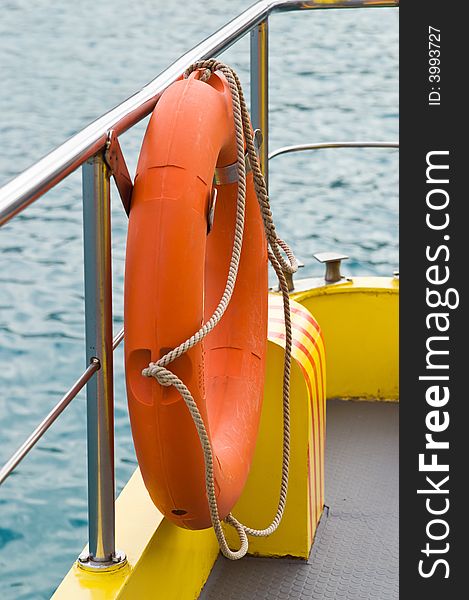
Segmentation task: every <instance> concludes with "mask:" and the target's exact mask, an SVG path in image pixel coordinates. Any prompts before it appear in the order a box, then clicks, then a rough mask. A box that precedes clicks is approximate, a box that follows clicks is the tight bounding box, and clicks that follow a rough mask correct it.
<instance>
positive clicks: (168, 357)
mask: <svg viewBox="0 0 469 600" xmlns="http://www.w3.org/2000/svg"><path fill="white" fill-rule="evenodd" d="M197 70H203V73H202V74H201V76H200V80H201V81H204V82H206V81H208V79H209V78H210V76H211V74H212V73H214V72H215V71H221V72H222V73H223V75H224V76H225V77H226V80H227V81H228V85H229V87H230V91H231V96H232V103H233V116H234V122H235V130H236V144H237V169H238V196H237V210H236V224H235V235H234V242H233V250H232V256H231V260H230V267H229V271H228V277H227V281H226V285H225V290H224V292H223V295H222V297H221V300H220V302H219V304H218V306H217V308H216V309H215V311H214V313H213V314H212V316H211V317H210V319H209V320H208V321H207V322H206V323H205V324H204V325H203V326H202V327H201V328H200V329H199V330H198V331H197V332H196V333H194V334H193V335H192V336H191V337H190V338H189V339H187V340H186V341H185V342H183V343H182V344H180V345H179V346H177V348H174V349H173V350H171V351H170V352H168V353H167V354H165V355H164V356H163V357H162V358H160V359H159V360H158V361H157V362H154V363H153V362H151V363H150V364H149V365H148V367H147V368H145V369H143V371H142V375H144V376H146V377H154V378H155V379H156V380H157V381H158V383H159V384H160V385H162V386H171V385H172V386H174V387H175V388H176V389H177V390H178V392H179V393H180V394H181V396H182V398H183V400H184V402H185V403H186V406H187V408H188V410H189V412H190V414H191V417H192V419H193V421H194V425H195V427H196V429H197V433H198V435H199V439H200V443H201V446H202V450H203V454H204V462H205V486H206V493H207V499H208V505H209V510H210V517H211V520H212V525H213V528H214V530H215V534H216V536H217V540H218V543H219V546H220V550H221V552H222V553H223V555H224V556H226V558H229V559H230V560H237V559H239V558H242V557H243V556H244V555H245V554H246V553H247V551H248V538H247V536H248V535H251V536H255V537H265V536H268V535H270V534H272V533H273V532H274V531H275V530H276V529H277V528H278V526H279V524H280V521H281V520H282V517H283V512H284V510H285V503H286V499H287V489H288V472H289V462H290V368H291V348H292V332H291V318H290V299H289V295H288V285H287V282H286V280H285V275H284V272H287V273H294V272H296V270H297V269H298V263H297V261H296V258H295V256H294V254H293V252H292V251H291V250H290V248H289V246H288V245H287V244H286V243H285V242H284V241H283V240H281V239H280V238H279V237H278V236H277V232H276V230H275V225H274V222H273V218H272V212H271V210H270V204H269V197H268V195H267V189H266V185H265V181H264V177H263V175H262V172H261V169H260V166H259V161H258V158H257V153H256V149H255V146H254V140H253V134H252V130H251V125H250V119H249V113H248V110H247V107H246V102H245V100H244V96H243V91H242V88H241V82H240V81H239V78H238V76H237V74H236V73H235V72H234V71H233V69H231V68H230V67H228V66H226V65H225V64H223V63H221V62H218V61H217V60H215V59H210V60H203V61H199V62H196V63H194V64H193V65H191V66H190V67H189V68H188V69H187V70H186V71H185V73H184V77H185V78H187V77H189V75H190V74H191V73H192V72H193V71H197ZM245 142H246V147H247V152H248V156H249V160H250V163H251V168H252V171H253V176H254V189H255V191H256V196H257V200H258V202H259V206H260V210H261V214H262V219H263V223H264V229H265V234H266V238H267V243H268V257H269V260H270V263H271V264H272V266H273V268H274V271H275V273H276V275H277V277H278V280H279V286H280V290H281V292H282V296H283V308H284V318H285V359H284V370H283V455H282V477H281V486H280V496H279V501H278V507H277V512H276V514H275V516H274V518H273V520H272V523H271V524H270V525H269V526H268V527H267V528H265V529H252V528H251V527H247V526H246V525H243V524H242V523H240V522H239V521H238V520H237V519H236V518H235V517H234V516H233V515H232V514H231V513H230V514H229V515H228V516H227V517H226V519H225V522H226V523H229V524H230V525H232V526H233V527H234V528H235V529H236V531H237V532H238V535H239V539H240V544H241V545H240V548H239V550H236V551H233V550H231V549H230V548H229V546H228V543H227V541H226V538H225V535H224V532H223V528H222V524H221V520H220V516H219V513H218V506H217V499H216V492H215V481H214V475H213V452H212V447H211V444H210V440H209V437H208V435H207V430H206V427H205V424H204V422H203V419H202V416H201V414H200V412H199V409H198V408H197V404H196V403H195V400H194V398H193V397H192V394H191V393H190V391H189V390H188V388H187V387H186V386H185V385H184V383H183V382H182V381H181V380H180V379H179V378H178V377H177V376H176V375H175V374H174V373H172V372H171V371H170V370H169V369H168V368H167V366H168V365H169V364H170V363H172V362H173V361H174V360H176V359H177V358H179V357H180V356H182V355H183V354H185V353H186V352H187V351H188V350H189V349H190V348H193V347H194V346H195V345H196V344H198V343H199V342H200V341H202V340H203V339H204V338H205V337H206V336H207V335H208V334H209V333H210V332H211V331H212V329H214V327H216V326H217V324H218V323H219V322H220V319H221V318H222V316H223V314H224V312H225V311H226V309H227V307H228V305H229V303H230V300H231V297H232V295H233V290H234V287H235V283H236V277H237V274H238V267H239V262H240V257H241V248H242V245H243V234H244V213H245V203H246V169H245V157H244V152H245V150H244V143H245ZM282 251H283V252H284V253H285V255H286V257H287V260H285V258H284V256H283V255H282Z"/></svg>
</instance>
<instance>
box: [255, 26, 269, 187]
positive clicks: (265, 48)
mask: <svg viewBox="0 0 469 600" xmlns="http://www.w3.org/2000/svg"><path fill="white" fill-rule="evenodd" d="M251 120H252V125H253V127H254V129H260V130H261V131H262V136H263V143H262V146H261V149H260V163H261V169H262V172H263V174H264V177H265V183H266V185H267V189H268V183H269V182H268V176H269V170H268V166H269V165H268V162H269V159H268V156H269V24H268V21H267V19H265V20H264V21H262V22H261V23H259V25H257V26H256V27H254V29H253V30H252V31H251Z"/></svg>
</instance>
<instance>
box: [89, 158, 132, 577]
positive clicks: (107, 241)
mask: <svg viewBox="0 0 469 600" xmlns="http://www.w3.org/2000/svg"><path fill="white" fill-rule="evenodd" d="M83 232H84V235H83V244H84V268H85V319H86V361H87V363H90V362H91V361H92V360H93V359H98V360H99V363H100V368H99V370H98V371H97V372H96V374H95V376H94V377H93V379H91V381H90V382H89V383H88V385H87V426H88V438H87V439H88V519H89V553H88V554H87V555H86V556H84V555H82V556H80V558H79V565H80V566H81V567H83V568H85V569H93V570H96V569H103V568H104V569H106V570H109V568H113V567H114V566H120V565H122V563H123V562H125V556H123V555H122V554H121V553H116V549H115V518H114V517H115V514H114V500H115V478H114V401H113V400H114V399H113V357H112V354H113V342H112V263H111V194H110V181H109V171H108V168H107V166H106V164H105V162H104V156H103V153H102V152H100V153H98V154H95V155H94V156H93V157H92V158H90V159H89V160H87V161H86V162H85V163H84V164H83Z"/></svg>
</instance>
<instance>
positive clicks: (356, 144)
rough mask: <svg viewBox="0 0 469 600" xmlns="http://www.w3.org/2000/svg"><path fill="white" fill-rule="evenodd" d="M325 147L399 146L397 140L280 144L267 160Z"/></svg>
mask: <svg viewBox="0 0 469 600" xmlns="http://www.w3.org/2000/svg"><path fill="white" fill-rule="evenodd" d="M326 148H399V142H319V143H314V144H297V145H295V146H282V147H281V148H277V150H274V151H273V152H271V153H270V154H269V160H272V158H275V157H276V156H280V155H282V154H290V153H291V152H304V151H305V150H324V149H326Z"/></svg>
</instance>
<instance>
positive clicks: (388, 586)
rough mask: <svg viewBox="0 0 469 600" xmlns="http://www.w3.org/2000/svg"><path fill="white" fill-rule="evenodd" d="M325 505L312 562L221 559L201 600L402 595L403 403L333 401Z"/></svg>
mask: <svg viewBox="0 0 469 600" xmlns="http://www.w3.org/2000/svg"><path fill="white" fill-rule="evenodd" d="M327 410H328V412H327V442H326V502H325V503H326V508H325V510H324V514H323V516H322V519H321V522H320V524H319V528H318V531H317V534H316V539H315V541H314V545H313V549H312V551H311V555H310V558H309V560H308V561H301V560H294V559H264V558H252V557H248V558H245V559H243V560H240V561H235V562H232V561H229V560H227V559H225V558H224V557H222V556H220V557H219V558H218V560H217V562H216V564H215V566H214V568H213V571H212V573H211V575H210V578H209V580H208V581H207V583H206V585H205V587H204V589H203V590H202V593H201V595H200V598H201V599H203V600H220V599H223V600H263V599H265V600H267V599H268V600H277V599H278V600H287V599H295V600H296V599H298V600H307V599H308V600H311V599H317V600H397V598H398V533H399V528H398V510H399V504H398V500H399V485H398V451H399V447H398V446H399V445H398V440H399V434H398V419H399V405H398V404H394V403H383V402H343V401H340V400H333V401H329V402H328V404H327Z"/></svg>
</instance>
